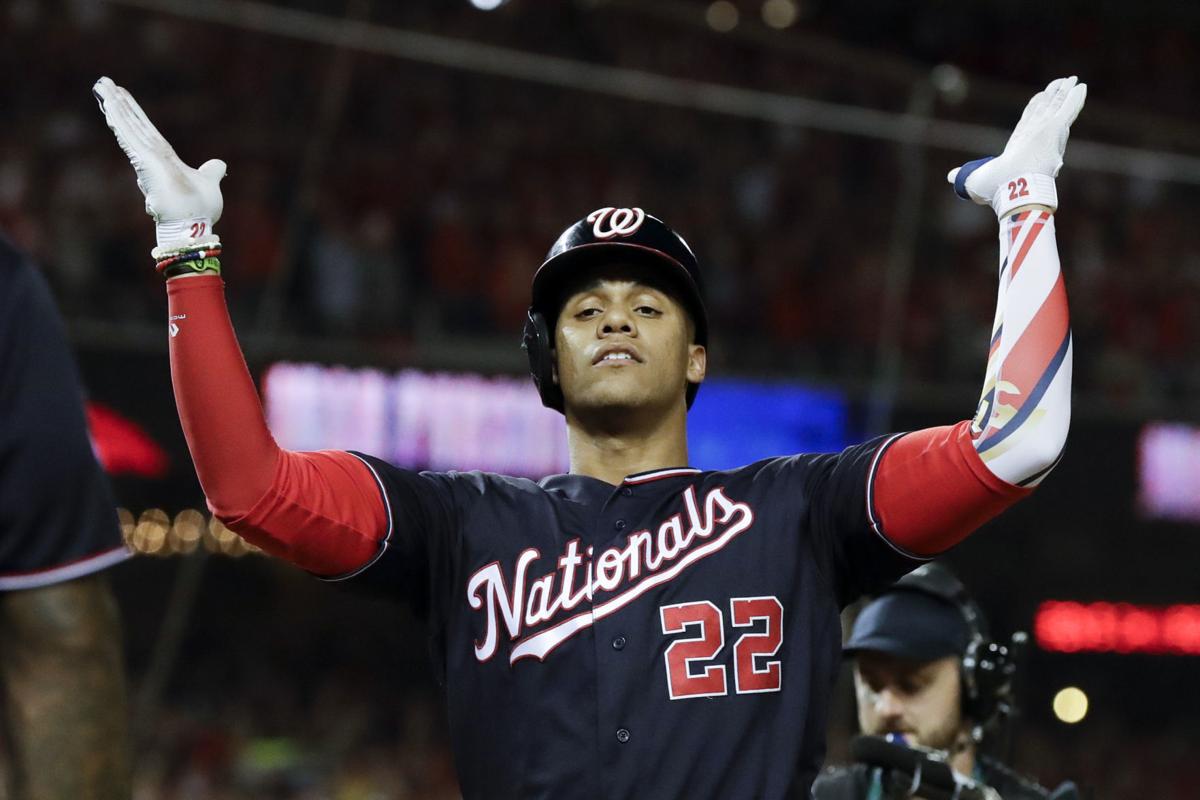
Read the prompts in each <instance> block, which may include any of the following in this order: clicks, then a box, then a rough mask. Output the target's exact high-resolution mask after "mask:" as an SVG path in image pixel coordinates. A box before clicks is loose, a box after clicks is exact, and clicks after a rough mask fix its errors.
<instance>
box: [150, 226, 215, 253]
mask: <svg viewBox="0 0 1200 800" xmlns="http://www.w3.org/2000/svg"><path fill="white" fill-rule="evenodd" d="M212 228H213V221H212V219H211V218H209V217H193V218H191V219H173V220H169V221H166V222H159V223H158V225H157V226H156V227H155V229H154V233H155V236H156V237H157V239H158V247H156V248H154V249H153V250H151V251H150V255H152V256H154V258H155V259H160V260H161V259H163V258H165V257H166V256H168V255H171V254H172V253H174V252H177V251H180V250H186V249H189V248H196V247H204V246H212V245H216V246H220V244H221V238H220V237H219V236H217V235H216V234H215V233H213V229H212Z"/></svg>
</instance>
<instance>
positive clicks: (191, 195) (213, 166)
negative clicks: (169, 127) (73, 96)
mask: <svg viewBox="0 0 1200 800" xmlns="http://www.w3.org/2000/svg"><path fill="white" fill-rule="evenodd" d="M92 94H94V95H95V96H96V100H97V101H98V102H99V103H100V110H101V111H103V112H104V119H105V121H106V122H107V123H108V127H109V128H111V129H112V132H113V133H115V134H116V135H117V144H119V145H121V149H122V150H124V151H125V155H126V156H127V157H128V158H129V163H130V164H132V165H133V169H134V171H135V172H136V173H137V184H138V188H139V189H141V190H142V194H143V195H145V197H146V213H147V214H149V215H150V216H151V217H153V218H154V223H155V225H156V226H157V227H156V233H157V236H158V247H156V248H154V250H152V251H151V255H153V256H154V257H155V258H156V259H157V258H162V257H163V256H168V255H170V254H171V253H174V252H178V251H180V250H188V249H194V248H197V247H202V246H207V245H216V244H220V241H221V240H220V238H219V237H218V236H217V235H216V234H215V233H213V225H214V224H215V223H216V222H217V221H218V220H219V219H221V209H222V208H223V206H224V201H223V200H222V198H221V179H222V178H224V177H225V162H224V161H221V160H219V159H215V158H214V159H212V160H211V161H205V162H204V163H203V164H201V165H200V168H199V169H192V168H191V167H189V166H188V165H187V164H184V163H183V161H182V159H180V158H179V156H178V155H176V153H175V150H174V148H172V147H171V145H170V143H168V142H167V140H166V139H164V138H163V135H162V134H161V133H159V132H158V129H157V128H155V127H154V125H153V123H151V122H150V120H149V118H148V117H147V116H146V112H144V111H142V107H141V106H139V105H138V103H137V101H136V100H134V99H133V96H132V95H131V94H129V92H127V91H125V90H124V89H123V88H121V87H120V86H117V85H116V84H115V83H113V82H112V80H111V79H110V78H101V79H100V80H98V81H96V85H95V86H93V87H92Z"/></svg>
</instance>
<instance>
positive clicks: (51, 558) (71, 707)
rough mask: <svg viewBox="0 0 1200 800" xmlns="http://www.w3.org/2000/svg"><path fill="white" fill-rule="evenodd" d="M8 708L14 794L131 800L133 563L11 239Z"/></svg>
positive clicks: (1, 542) (51, 331) (1, 303)
mask: <svg viewBox="0 0 1200 800" xmlns="http://www.w3.org/2000/svg"><path fill="white" fill-rule="evenodd" d="M0 423H2V424H3V428H4V429H3V430H0V693H2V694H3V698H4V699H3V702H0V711H2V712H3V716H4V732H5V738H6V739H7V744H8V748H7V750H8V751H9V755H10V759H9V763H8V772H9V782H10V789H11V790H12V791H13V792H14V794H13V796H14V797H23V798H58V797H70V798H80V800H101V799H103V800H109V799H110V798H111V799H112V800H117V799H118V798H128V797H129V796H130V791H131V789H130V768H129V767H130V765H129V741H128V734H129V730H128V723H129V721H128V710H127V704H126V683H125V670H124V663H123V657H122V648H121V641H122V639H121V625H120V618H119V614H118V611H117V606H116V602H115V601H114V599H113V595H112V591H111V590H110V588H109V585H108V581H107V580H106V576H105V575H103V574H99V570H102V569H105V568H107V567H108V566H111V565H112V564H114V563H116V562H118V561H121V560H123V559H124V558H125V557H126V551H125V549H124V547H123V546H122V543H121V538H120V531H119V529H118V524H117V516H116V504H115V503H114V502H113V499H112V495H111V493H110V492H109V490H108V486H107V483H106V481H105V476H104V475H103V473H102V472H101V470H100V467H99V465H97V464H96V461H95V458H94V457H93V455H92V451H91V447H90V444H89V441H88V437H87V430H86V427H85V424H84V416H83V403H82V391H81V388H80V383H79V379H78V375H77V373H76V371H75V366H74V363H73V361H72V358H71V354H70V351H69V349H68V346H67V341H66V336H65V332H64V330H63V326H62V322H61V320H60V319H59V316H58V311H57V309H56V308H55V307H54V303H53V299H52V297H51V295H50V291H49V288H48V287H47V286H46V284H45V282H44V281H43V280H42V279H41V277H40V275H38V274H37V272H36V268H35V267H34V266H33V265H32V264H30V263H29V262H28V261H26V260H25V258H24V257H23V256H21V255H19V254H17V253H16V251H15V250H13V249H12V248H11V246H10V245H9V244H8V243H7V242H6V241H4V240H3V239H0Z"/></svg>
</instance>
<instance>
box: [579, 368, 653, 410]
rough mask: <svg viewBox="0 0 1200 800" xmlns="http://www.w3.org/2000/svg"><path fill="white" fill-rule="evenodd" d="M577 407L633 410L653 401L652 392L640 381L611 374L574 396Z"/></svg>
mask: <svg viewBox="0 0 1200 800" xmlns="http://www.w3.org/2000/svg"><path fill="white" fill-rule="evenodd" d="M574 401H575V402H574V405H575V406H576V407H577V408H581V409H583V408H586V409H591V410H594V411H600V410H604V411H617V410H630V411H632V410H634V409H638V408H643V407H645V406H647V405H651V404H653V403H654V402H655V397H654V394H653V392H651V391H650V390H649V389H648V388H647V387H645V386H644V385H642V383H641V382H640V381H637V380H631V379H627V378H626V377H625V376H620V377H618V376H611V377H610V378H608V379H606V380H603V381H597V382H595V383H593V384H592V385H591V386H588V387H587V388H586V389H585V390H584V391H582V392H580V393H579V394H578V395H577V396H576V397H575V398H574Z"/></svg>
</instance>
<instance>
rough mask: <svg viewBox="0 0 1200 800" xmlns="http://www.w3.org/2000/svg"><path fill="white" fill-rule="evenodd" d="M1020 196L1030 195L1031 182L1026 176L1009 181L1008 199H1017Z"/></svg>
mask: <svg viewBox="0 0 1200 800" xmlns="http://www.w3.org/2000/svg"><path fill="white" fill-rule="evenodd" d="M1018 197H1029V182H1028V181H1026V180H1025V179H1024V178H1017V179H1016V180H1015V181H1009V182H1008V199H1009V200H1016V199H1017V198H1018Z"/></svg>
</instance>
